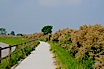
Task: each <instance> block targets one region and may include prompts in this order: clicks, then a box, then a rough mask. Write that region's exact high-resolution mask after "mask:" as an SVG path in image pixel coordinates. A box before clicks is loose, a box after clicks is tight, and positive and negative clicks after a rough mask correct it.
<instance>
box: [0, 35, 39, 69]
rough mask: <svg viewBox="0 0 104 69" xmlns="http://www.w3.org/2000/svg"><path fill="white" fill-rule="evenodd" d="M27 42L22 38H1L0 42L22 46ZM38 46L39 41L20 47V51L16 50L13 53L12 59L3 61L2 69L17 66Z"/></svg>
mask: <svg viewBox="0 0 104 69" xmlns="http://www.w3.org/2000/svg"><path fill="white" fill-rule="evenodd" d="M27 41H28V40H27V39H23V38H21V37H0V42H4V43H7V44H10V45H15V44H20V43H23V42H27ZM38 44H39V41H38V40H36V41H34V42H33V43H31V42H29V43H27V44H26V45H24V44H23V45H20V46H19V47H18V49H15V50H14V51H13V52H12V55H11V58H5V59H3V60H2V62H1V64H0V69H11V67H12V66H13V65H15V64H17V63H18V61H20V60H22V59H24V58H26V56H28V55H29V54H30V52H31V51H33V50H34V49H35V48H36V47H37V45H38Z"/></svg>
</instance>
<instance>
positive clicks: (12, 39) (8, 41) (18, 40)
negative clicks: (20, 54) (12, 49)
mask: <svg viewBox="0 0 104 69" xmlns="http://www.w3.org/2000/svg"><path fill="white" fill-rule="evenodd" d="M0 42H3V43H6V44H10V45H15V44H20V43H22V42H26V39H24V38H22V37H0Z"/></svg>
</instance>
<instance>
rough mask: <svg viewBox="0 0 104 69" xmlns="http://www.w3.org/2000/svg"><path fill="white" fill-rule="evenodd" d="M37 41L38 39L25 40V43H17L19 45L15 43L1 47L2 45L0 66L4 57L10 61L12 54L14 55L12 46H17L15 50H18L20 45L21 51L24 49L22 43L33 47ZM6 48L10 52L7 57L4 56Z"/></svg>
mask: <svg viewBox="0 0 104 69" xmlns="http://www.w3.org/2000/svg"><path fill="white" fill-rule="evenodd" d="M35 41H36V40H31V41H28V42H24V43H21V44H17V45H13V46H11V45H9V46H8V47H4V48H1V47H0V66H1V62H2V60H3V59H6V58H8V59H9V61H10V59H11V56H12V48H13V47H15V50H16V51H17V50H18V48H19V47H21V49H20V50H19V51H22V49H23V48H22V45H24V46H29V47H31V46H33V45H35V44H34V43H35ZM27 44H28V45H27ZM5 49H8V53H9V54H8V55H7V56H5V57H2V50H5ZM9 63H10V62H9Z"/></svg>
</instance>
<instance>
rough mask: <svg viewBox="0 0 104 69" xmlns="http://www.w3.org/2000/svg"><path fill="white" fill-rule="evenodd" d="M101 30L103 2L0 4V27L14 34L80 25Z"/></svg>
mask: <svg viewBox="0 0 104 69" xmlns="http://www.w3.org/2000/svg"><path fill="white" fill-rule="evenodd" d="M97 23H98V24H101V25H102V26H104V0H0V27H4V28H6V29H7V31H8V33H10V32H11V31H12V30H13V31H15V32H16V33H26V34H29V33H34V32H40V31H41V28H42V27H43V26H45V25H52V26H53V31H54V32H55V31H57V30H58V29H63V28H66V27H69V28H73V29H78V28H79V27H80V26H82V25H85V24H87V25H89V24H91V25H93V24H97Z"/></svg>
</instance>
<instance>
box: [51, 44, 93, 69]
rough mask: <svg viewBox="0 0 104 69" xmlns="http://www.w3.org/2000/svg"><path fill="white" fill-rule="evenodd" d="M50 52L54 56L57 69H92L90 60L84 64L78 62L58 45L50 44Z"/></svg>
mask: <svg viewBox="0 0 104 69" xmlns="http://www.w3.org/2000/svg"><path fill="white" fill-rule="evenodd" d="M49 43H50V44H51V50H52V51H53V53H54V54H55V56H54V57H55V58H56V62H57V63H56V64H57V67H58V68H57V69H93V68H92V64H93V61H92V60H87V61H84V62H79V61H77V60H76V59H75V58H73V57H72V56H71V55H70V54H69V53H68V52H67V51H66V50H65V49H63V48H62V47H60V46H59V43H56V42H55V43H52V42H49Z"/></svg>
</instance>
